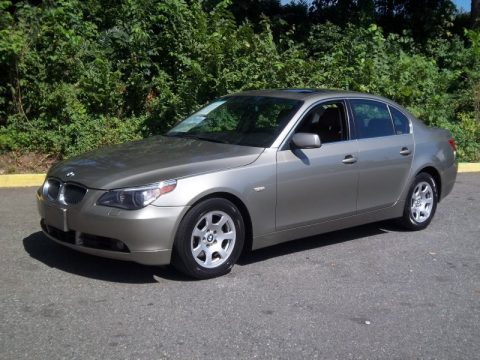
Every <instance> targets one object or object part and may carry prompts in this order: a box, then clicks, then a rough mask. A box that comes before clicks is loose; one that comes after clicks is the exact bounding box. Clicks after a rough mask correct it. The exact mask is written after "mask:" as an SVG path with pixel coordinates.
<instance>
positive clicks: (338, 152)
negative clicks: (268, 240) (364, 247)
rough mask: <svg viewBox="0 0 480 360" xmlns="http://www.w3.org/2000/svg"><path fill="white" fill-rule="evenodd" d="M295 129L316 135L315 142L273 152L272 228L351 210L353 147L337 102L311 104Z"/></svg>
mask: <svg viewBox="0 0 480 360" xmlns="http://www.w3.org/2000/svg"><path fill="white" fill-rule="evenodd" d="M296 132H313V133H317V134H319V136H320V141H321V147H320V148H315V149H297V148H294V147H291V148H286V149H283V150H279V151H278V153H277V212H276V228H277V230H284V229H289V228H294V227H298V226H304V225H309V224H315V223H319V222H323V221H327V220H330V219H336V218H340V217H345V216H350V215H354V214H355V212H356V201H357V181H358V164H357V162H356V160H357V158H358V151H357V141H351V140H349V129H348V120H347V116H346V111H345V104H344V103H343V101H337V102H328V103H322V104H319V105H317V106H315V107H314V108H313V109H311V110H310V111H308V112H307V114H306V115H305V116H304V118H303V120H302V122H301V123H300V125H299V126H298V127H297V129H296Z"/></svg>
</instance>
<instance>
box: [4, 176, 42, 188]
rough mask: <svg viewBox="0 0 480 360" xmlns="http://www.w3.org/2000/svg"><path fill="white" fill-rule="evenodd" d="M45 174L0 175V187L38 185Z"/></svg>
mask: <svg viewBox="0 0 480 360" xmlns="http://www.w3.org/2000/svg"><path fill="white" fill-rule="evenodd" d="M45 175H46V174H9V175H0V188H12V187H26V186H40V185H42V183H43V181H44V180H45Z"/></svg>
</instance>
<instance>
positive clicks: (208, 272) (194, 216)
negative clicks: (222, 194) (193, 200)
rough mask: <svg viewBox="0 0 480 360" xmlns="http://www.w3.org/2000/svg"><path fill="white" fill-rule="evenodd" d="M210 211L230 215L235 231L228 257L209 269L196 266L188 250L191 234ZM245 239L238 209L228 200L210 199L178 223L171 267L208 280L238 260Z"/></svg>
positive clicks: (221, 273) (226, 269)
mask: <svg viewBox="0 0 480 360" xmlns="http://www.w3.org/2000/svg"><path fill="white" fill-rule="evenodd" d="M210 211H223V212H225V213H227V214H228V215H230V217H231V218H232V220H233V222H234V224H235V231H236V239H235V245H234V249H233V251H232V253H231V254H230V257H229V258H228V259H227V261H226V262H225V263H223V264H222V265H220V266H218V267H216V268H214V269H209V268H205V267H203V266H201V265H200V264H198V263H197V262H196V261H195V259H194V257H193V255H192V253H191V249H190V240H191V234H192V230H193V228H194V226H195V225H196V224H197V222H198V221H199V220H200V218H201V217H202V216H203V215H205V214H206V213H208V212H210ZM244 239H245V226H244V221H243V218H242V215H241V213H240V211H239V210H238V208H237V207H236V206H235V205H234V204H233V203H232V202H230V201H229V200H226V199H222V198H211V199H207V200H204V201H202V202H200V203H198V204H197V205H195V206H194V207H192V208H191V209H190V210H189V211H188V212H187V214H186V215H185V217H184V218H183V219H182V221H181V222H180V225H179V228H178V231H177V235H176V237H175V242H174V252H173V256H174V257H173V265H174V266H176V267H177V268H178V269H179V270H181V271H182V272H184V273H186V274H187V275H190V276H192V277H195V278H197V279H208V278H213V277H217V276H221V275H224V274H226V273H228V272H229V271H230V270H231V269H232V267H233V265H234V264H235V262H236V261H237V260H238V258H239V256H240V254H241V252H242V250H243V243H244Z"/></svg>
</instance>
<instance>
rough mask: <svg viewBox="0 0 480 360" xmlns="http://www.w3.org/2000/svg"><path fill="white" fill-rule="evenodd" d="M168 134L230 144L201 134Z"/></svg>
mask: <svg viewBox="0 0 480 360" xmlns="http://www.w3.org/2000/svg"><path fill="white" fill-rule="evenodd" d="M167 136H171V137H180V138H184V139H195V140H204V141H210V142H214V143H220V144H229V142H228V141H225V140H220V139H212V138H209V137H205V136H199V135H193V134H187V133H172V134H167Z"/></svg>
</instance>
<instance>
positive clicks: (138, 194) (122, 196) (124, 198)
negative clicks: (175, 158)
mask: <svg viewBox="0 0 480 360" xmlns="http://www.w3.org/2000/svg"><path fill="white" fill-rule="evenodd" d="M176 186H177V180H167V181H162V182H159V183H156V184H151V185H145V186H140V187H134V188H128V189H116V190H110V191H109V192H107V193H105V194H103V195H102V196H101V197H100V199H98V201H97V205H103V206H111V207H116V208H120V209H126V210H137V209H141V208H143V207H145V206H147V205H148V204H151V203H152V202H154V201H155V200H156V199H158V197H159V196H161V195H163V194H167V193H169V192H171V191H173V190H174V189H175V187H176Z"/></svg>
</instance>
